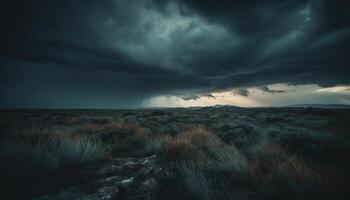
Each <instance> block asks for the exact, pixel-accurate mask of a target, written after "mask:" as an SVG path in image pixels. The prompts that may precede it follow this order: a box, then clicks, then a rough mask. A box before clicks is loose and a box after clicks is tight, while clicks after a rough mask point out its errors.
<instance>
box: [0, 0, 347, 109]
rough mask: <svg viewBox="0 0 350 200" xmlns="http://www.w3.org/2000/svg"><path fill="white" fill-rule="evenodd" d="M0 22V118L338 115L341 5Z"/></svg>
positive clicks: (203, 0) (11, 5) (145, 1)
mask: <svg viewBox="0 0 350 200" xmlns="http://www.w3.org/2000/svg"><path fill="white" fill-rule="evenodd" d="M6 2H7V3H6ZM0 11H1V12H0V18H1V26H2V28H1V29H2V30H1V33H0V45H1V46H0V47H1V48H0V95H1V98H0V107H3V108H13V107H24V108H31V107H57V108H59V107H61V108H74V107H80V108H129V107H141V106H152V107H153V106H207V105H215V104H232V105H238V106H271V105H272V106H283V105H290V104H299V103H327V104H328V103H341V104H350V87H349V86H350V56H349V55H350V53H349V52H350V2H349V1H347V0H343V1H342V0H328V1H327V0H306V1H302V0H295V1H292V0H267V1H262V0H256V1H253V0H251V1H232V0H221V1H214V0H128V1H127V0H50V1H48V0H31V1H28V0H7V1H5V2H4V3H2V5H1V8H0Z"/></svg>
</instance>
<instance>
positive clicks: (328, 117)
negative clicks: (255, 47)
mask: <svg viewBox="0 0 350 200" xmlns="http://www.w3.org/2000/svg"><path fill="white" fill-rule="evenodd" d="M0 128H1V129H0V130H1V133H0V139H1V145H0V159H1V164H0V181H1V199H349V197H350V192H349V185H350V181H349V178H350V172H349V171H350V170H349V169H350V109H328V108H249V109H248V108H236V107H219V108H215V107H207V108H189V109H185V108H184V109H138V110H2V111H1V114H0Z"/></svg>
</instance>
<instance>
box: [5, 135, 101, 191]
mask: <svg viewBox="0 0 350 200" xmlns="http://www.w3.org/2000/svg"><path fill="white" fill-rule="evenodd" d="M53 132H54V131H53ZM107 153H108V149H106V148H105V147H104V146H103V145H102V143H101V142H100V141H98V140H97V139H95V138H90V137H81V138H74V139H72V138H69V137H65V136H59V135H55V134H51V135H50V134H46V131H45V132H44V133H43V134H40V132H37V133H33V132H31V131H29V132H28V135H25V134H24V133H23V132H21V133H18V134H16V133H14V134H13V135H10V134H8V135H7V136H6V137H2V141H1V143H0V160H1V162H0V179H1V180H0V182H1V185H2V187H1V190H2V191H1V193H2V195H3V196H4V197H6V198H9V196H11V198H15V197H16V195H19V196H21V195H29V196H30V195H33V194H34V193H35V192H36V189H35V188H48V187H50V184H53V185H55V184H56V183H57V182H60V180H61V179H62V178H64V177H61V176H59V174H61V173H62V171H66V170H67V169H69V167H70V166H71V165H72V164H74V165H79V166H81V167H83V164H85V163H87V162H90V161H95V160H98V159H103V158H104V157H105V156H106V154H107ZM76 174H78V173H76ZM70 178H72V177H68V178H67V177H66V178H65V179H70ZM46 182H47V183H50V184H45V183H46ZM16 190H17V191H21V192H17V193H16V192H14V191H16Z"/></svg>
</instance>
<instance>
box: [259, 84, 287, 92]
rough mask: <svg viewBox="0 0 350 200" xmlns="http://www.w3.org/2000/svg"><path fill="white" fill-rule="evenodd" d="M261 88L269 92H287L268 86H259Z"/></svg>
mask: <svg viewBox="0 0 350 200" xmlns="http://www.w3.org/2000/svg"><path fill="white" fill-rule="evenodd" d="M259 89H260V90H262V91H264V92H268V93H285V92H286V91H285V90H273V89H270V88H269V87H267V86H261V87H259Z"/></svg>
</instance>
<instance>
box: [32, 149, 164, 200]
mask: <svg viewBox="0 0 350 200" xmlns="http://www.w3.org/2000/svg"><path fill="white" fill-rule="evenodd" d="M157 161H158V157H157V156H156V155H152V156H149V157H141V158H132V157H128V158H111V159H110V162H103V163H99V164H97V165H94V166H91V167H88V168H87V171H86V172H85V173H86V175H87V176H91V177H94V182H90V183H88V184H85V185H84V184H83V185H74V186H71V187H69V188H66V189H64V190H62V191H60V192H58V193H55V194H47V195H45V196H42V197H38V198H35V199H36V200H46V199H83V200H92V199H105V200H108V199H135V200H136V199H154V195H155V192H156V188H157V185H158V184H159V180H160V179H164V178H165V177H166V176H168V175H169V172H168V171H167V170H166V169H163V168H162V167H160V166H159V165H158V164H157Z"/></svg>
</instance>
